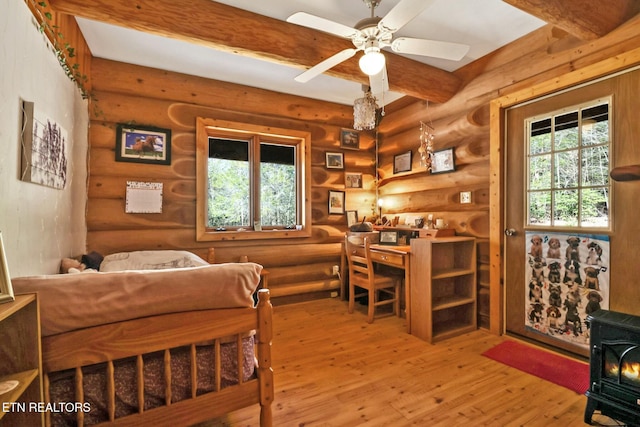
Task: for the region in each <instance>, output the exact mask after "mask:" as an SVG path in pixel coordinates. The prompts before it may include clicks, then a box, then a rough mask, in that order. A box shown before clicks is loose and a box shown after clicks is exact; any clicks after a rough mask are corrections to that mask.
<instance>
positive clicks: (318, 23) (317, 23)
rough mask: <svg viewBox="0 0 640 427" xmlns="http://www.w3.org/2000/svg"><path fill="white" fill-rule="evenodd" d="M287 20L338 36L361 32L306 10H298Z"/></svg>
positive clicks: (349, 35) (354, 34) (345, 36)
mask: <svg viewBox="0 0 640 427" xmlns="http://www.w3.org/2000/svg"><path fill="white" fill-rule="evenodd" d="M287 22H289V23H291V24H298V25H302V26H303V27H308V28H312V29H314V30H320V31H324V32H325V33H330V34H335V35H336V36H340V37H344V38H347V39H350V38H352V37H355V36H356V34H358V33H359V31H358V30H356V29H355V28H351V27H349V26H347V25H343V24H340V23H338V22H334V21H330V20H328V19H325V18H320V17H319V16H315V15H311V14H309V13H306V12H296V13H294V14H293V15H291V16H290V17H288V18H287Z"/></svg>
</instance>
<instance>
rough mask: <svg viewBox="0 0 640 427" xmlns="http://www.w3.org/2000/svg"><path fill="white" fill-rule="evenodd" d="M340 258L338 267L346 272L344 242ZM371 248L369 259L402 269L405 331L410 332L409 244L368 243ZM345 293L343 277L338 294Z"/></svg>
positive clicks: (342, 295)
mask: <svg viewBox="0 0 640 427" xmlns="http://www.w3.org/2000/svg"><path fill="white" fill-rule="evenodd" d="M342 246H343V247H342V257H341V258H342V260H341V264H342V266H341V267H340V269H341V271H342V272H343V276H344V274H346V271H347V270H346V269H345V266H346V255H345V249H344V243H343V244H342ZM369 248H370V250H371V260H372V261H373V262H376V263H378V264H384V265H388V266H390V267H395V268H399V269H403V270H404V294H405V297H404V299H405V316H406V320H407V332H408V333H411V311H410V310H409V307H411V292H410V289H409V287H410V285H411V246H409V245H406V246H389V245H379V244H375V245H370V246H369ZM345 295H346V282H345V279H344V278H343V279H342V280H341V281H340V296H341V298H342V299H344V297H345Z"/></svg>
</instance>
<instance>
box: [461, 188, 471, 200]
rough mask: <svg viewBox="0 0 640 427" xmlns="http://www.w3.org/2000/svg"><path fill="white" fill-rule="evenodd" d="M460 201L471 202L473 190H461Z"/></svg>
mask: <svg viewBox="0 0 640 427" xmlns="http://www.w3.org/2000/svg"><path fill="white" fill-rule="evenodd" d="M460 203H471V191H461V192H460Z"/></svg>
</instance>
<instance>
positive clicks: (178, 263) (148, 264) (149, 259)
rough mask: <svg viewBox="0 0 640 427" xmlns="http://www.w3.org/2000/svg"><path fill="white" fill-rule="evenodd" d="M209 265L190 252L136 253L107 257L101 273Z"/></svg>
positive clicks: (101, 267)
mask: <svg viewBox="0 0 640 427" xmlns="http://www.w3.org/2000/svg"><path fill="white" fill-rule="evenodd" d="M201 265H209V263H208V262H207V261H205V260H203V259H202V258H200V257H199V256H197V255H194V254H192V253H191V252H189V251H172V250H162V251H134V252H118V253H115V254H111V255H107V256H106V257H104V259H103V260H102V263H101V264H100V271H124V270H165V269H167V268H186V267H198V266H201Z"/></svg>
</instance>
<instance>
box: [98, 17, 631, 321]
mask: <svg viewBox="0 0 640 427" xmlns="http://www.w3.org/2000/svg"><path fill="white" fill-rule="evenodd" d="M639 28H640V19H638V17H636V18H634V19H632V20H630V21H629V22H628V23H627V24H625V25H623V26H621V27H620V28H618V29H616V30H615V31H613V32H612V33H610V34H609V35H607V36H605V37H602V38H600V39H597V40H595V41H590V42H581V41H579V40H577V39H575V38H574V37H571V36H570V35H568V34H567V33H566V32H564V31H561V30H558V29H556V28H555V27H553V26H550V25H548V26H545V27H542V28H541V29H540V30H538V31H535V32H533V33H531V34H529V35H527V36H525V37H523V38H522V39H520V40H517V41H515V42H513V43H512V44H511V45H509V46H507V47H505V48H503V49H500V50H498V51H496V52H494V53H492V54H490V55H488V56H486V57H484V58H481V59H479V60H477V61H475V62H474V63H472V64H470V65H468V66H466V67H464V68H462V69H460V70H458V71H456V74H457V75H458V76H459V77H460V78H461V79H462V80H463V82H464V84H463V87H462V89H461V90H460V91H459V92H458V93H457V94H456V95H455V96H454V97H453V98H452V99H451V100H449V101H448V102H446V103H443V104H434V103H427V102H425V101H415V102H408V100H406V99H405V100H401V101H399V102H397V103H395V104H393V105H391V106H389V107H388V108H387V114H386V116H385V117H384V118H383V120H382V122H381V124H380V126H379V129H378V143H379V147H380V149H379V160H380V163H379V169H378V175H379V184H380V194H381V197H383V198H384V200H385V208H384V214H385V215H386V216H395V215H398V216H400V218H401V221H403V219H404V218H405V217H406V216H407V215H422V216H426V215H428V214H433V215H434V217H442V218H444V219H445V221H446V222H448V223H449V226H450V227H452V228H455V229H456V232H457V233H458V234H463V235H470V236H475V237H477V238H478V239H479V254H481V255H482V256H480V257H478V259H479V262H480V274H479V275H478V277H479V281H480V284H481V286H480V295H479V301H480V303H481V304H480V307H479V312H480V315H481V318H480V324H481V325H482V326H487V327H488V326H489V325H488V322H489V318H488V313H489V307H488V305H489V303H488V301H489V298H488V294H489V288H488V287H489V273H488V270H489V266H488V264H489V263H490V260H489V245H490V242H489V234H490V229H491V226H492V225H491V224H490V220H489V218H490V216H489V183H490V176H491V174H492V172H491V170H490V164H489V153H490V144H489V127H490V126H489V125H490V114H489V104H490V102H491V100H492V99H495V98H497V97H499V96H503V95H504V94H506V93H511V92H515V91H518V90H522V89H523V88H527V87H530V86H532V85H534V84H538V83H541V82H545V81H547V80H549V79H552V78H553V77H555V76H560V75H563V74H565V73H567V72H569V71H571V70H574V69H577V68H578V69H579V68H580V67H584V66H587V65H590V64H593V63H595V62H598V61H601V60H603V59H605V58H609V57H612V56H615V55H617V54H619V53H621V52H625V51H628V50H631V49H633V48H635V47H637V46H638V45H640V30H639ZM91 69H92V76H91V78H92V83H93V93H94V96H93V98H95V99H94V100H92V102H93V104H94V105H93V106H92V108H91V111H92V112H94V113H95V116H94V119H93V121H92V123H91V130H90V141H91V150H90V159H89V170H90V182H89V193H88V207H87V226H88V230H89V231H88V237H87V241H88V250H97V251H99V252H103V253H111V252H114V251H120V250H139V249H154V248H163V249H169V248H184V249H189V250H195V251H202V253H203V254H204V253H205V252H206V247H207V246H214V247H215V248H216V257H217V259H218V261H220V262H224V261H235V260H237V259H238V258H239V257H240V256H242V255H246V256H248V258H249V259H250V260H253V261H256V262H259V263H261V264H263V265H264V266H265V267H266V268H268V269H269V270H270V271H271V276H270V279H269V280H270V286H271V287H272V288H273V295H275V296H276V297H277V296H283V295H294V294H301V293H306V292H317V291H330V290H336V289H337V288H338V286H339V283H338V280H337V278H335V277H332V276H331V266H332V265H335V264H340V262H339V258H340V242H341V236H342V235H343V233H344V231H345V230H346V221H345V218H344V217H343V216H336V215H328V212H327V211H328V210H327V195H328V191H329V190H345V187H344V171H338V170H328V169H326V168H325V167H324V153H325V152H326V151H343V152H344V153H345V171H349V172H362V173H363V181H364V186H363V188H362V189H346V191H347V197H346V209H348V210H358V213H359V216H360V217H362V216H363V215H367V216H369V217H371V216H372V215H375V213H376V209H375V176H376V169H375V136H374V134H372V133H366V132H364V133H362V134H361V140H360V145H361V149H360V150H358V151H352V150H340V143H339V132H340V129H341V128H344V127H346V128H348V127H351V123H352V108H351V107H350V106H344V105H338V104H331V103H325V102H319V101H313V100H309V99H306V98H300V97H295V96H290V95H285V94H278V93H274V92H269V91H265V90H261V89H255V88H247V87H244V86H239V85H234V84H230V83H224V82H219V81H214V80H208V79H203V78H199V77H193V76H186V75H181V74H176V73H171V72H166V71H160V70H155V69H149V68H144V67H138V66H133V65H129V64H121V63H115V62H111V61H106V60H101V59H94V60H93V62H92V64H91ZM197 116H202V117H211V118H218V119H224V120H233V121H240V122H243V121H244V122H252V123H259V124H264V125H272V126H278V127H290V128H294V129H302V130H306V131H309V132H311V135H312V194H311V195H310V197H311V198H312V211H313V215H312V216H313V228H312V230H313V234H312V236H311V237H309V238H303V239H287V240H286V241H280V240H278V241H269V240H265V241H249V242H212V243H200V242H196V241H195V222H194V221H195V118H196V117H197ZM420 121H424V122H426V123H429V124H431V125H432V126H433V127H434V128H435V134H436V139H435V143H434V148H435V149H436V150H439V149H443V148H448V147H453V148H454V149H455V157H456V171H455V172H452V173H446V174H438V175H430V174H427V173H426V172H425V171H424V170H420V169H419V166H418V164H419V160H418V156H417V148H418V142H419V139H418V138H419V128H420ZM130 122H132V123H136V124H147V125H154V126H158V127H164V128H171V129H172V132H173V141H172V146H173V149H172V150H173V151H172V165H171V166H155V165H143V164H131V163H116V162H115V160H114V159H115V154H114V147H115V125H116V123H130ZM407 150H411V151H412V152H413V166H412V170H411V171H410V172H403V173H400V174H395V175H394V174H393V157H394V156H395V155H397V154H401V153H404V152H406V151H407ZM132 179H133V180H146V181H154V182H163V184H164V188H165V192H164V193H165V194H164V211H163V213H162V214H156V215H127V214H125V213H124V192H125V183H126V181H127V180H132ZM460 191H470V192H471V193H472V203H471V204H464V205H463V204H460V203H459V193H460Z"/></svg>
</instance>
